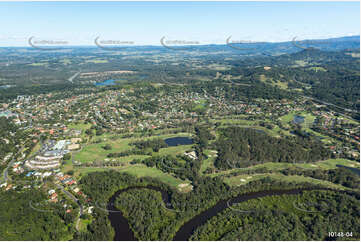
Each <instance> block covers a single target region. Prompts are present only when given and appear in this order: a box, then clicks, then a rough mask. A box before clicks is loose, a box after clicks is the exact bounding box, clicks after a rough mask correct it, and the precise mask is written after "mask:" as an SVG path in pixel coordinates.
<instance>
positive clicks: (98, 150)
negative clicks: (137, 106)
mask: <svg viewBox="0 0 361 242" xmlns="http://www.w3.org/2000/svg"><path fill="white" fill-rule="evenodd" d="M177 136H188V137H190V136H191V134H189V133H178V134H167V135H156V136H151V137H144V138H134V137H132V138H121V137H120V135H118V136H117V135H114V134H103V135H101V136H98V137H95V138H94V139H95V140H98V139H99V140H100V141H101V142H100V143H94V144H88V145H86V146H85V147H83V148H82V150H81V151H80V152H78V153H76V154H75V155H74V160H76V161H79V162H81V163H85V162H93V161H95V160H98V161H104V160H105V159H108V158H107V155H108V154H109V153H112V152H122V151H126V150H130V149H132V148H133V146H131V145H129V144H130V143H132V142H134V141H137V140H149V139H155V138H161V139H166V138H171V137H177ZM106 144H110V145H111V146H112V149H111V150H105V149H103V147H104V146H105V145H106ZM190 148H191V145H180V146H174V147H168V148H163V149H161V150H160V151H159V154H160V155H166V154H171V155H176V154H182V153H184V152H185V151H186V150H188V149H190ZM147 157H149V156H144V155H131V156H125V157H120V158H116V160H120V161H124V162H129V161H131V160H133V159H135V158H136V159H144V158H147Z"/></svg>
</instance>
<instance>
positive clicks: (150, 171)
mask: <svg viewBox="0 0 361 242" xmlns="http://www.w3.org/2000/svg"><path fill="white" fill-rule="evenodd" d="M76 169H77V171H78V172H79V175H80V176H84V175H85V174H87V173H90V172H95V171H106V170H109V169H113V170H116V171H119V172H126V173H129V174H131V175H134V176H136V177H152V178H157V179H159V180H161V181H162V182H164V183H166V184H169V185H170V186H172V187H177V186H178V185H179V184H182V183H189V181H184V180H181V179H179V178H176V177H174V176H172V175H171V174H168V173H164V172H162V171H161V170H158V169H157V168H155V167H147V166H145V165H140V164H138V165H132V166H127V167H114V168H94V167H84V168H83V167H81V168H76Z"/></svg>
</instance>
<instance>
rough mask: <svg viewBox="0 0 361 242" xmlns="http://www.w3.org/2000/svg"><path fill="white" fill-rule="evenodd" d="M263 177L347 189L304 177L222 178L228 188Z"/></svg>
mask: <svg viewBox="0 0 361 242" xmlns="http://www.w3.org/2000/svg"><path fill="white" fill-rule="evenodd" d="M265 177H270V178H272V179H275V180H280V181H285V182H295V183H303V182H309V183H312V184H319V185H323V186H326V187H329V188H333V189H340V190H348V188H346V187H344V186H341V185H337V184H334V183H332V182H329V181H324V180H319V179H314V178H312V177H304V176H285V175H283V174H280V173H273V174H252V175H239V176H234V177H230V178H224V182H225V183H227V184H228V185H230V186H240V185H244V184H246V183H248V182H250V181H254V180H259V179H262V178H265Z"/></svg>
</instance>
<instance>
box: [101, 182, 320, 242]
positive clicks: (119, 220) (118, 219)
mask: <svg viewBox="0 0 361 242" xmlns="http://www.w3.org/2000/svg"><path fill="white" fill-rule="evenodd" d="M141 188H148V189H152V190H155V191H159V192H161V194H162V200H163V202H164V203H165V206H166V207H167V208H170V207H169V206H170V205H169V204H170V196H169V194H168V193H167V192H166V191H164V190H162V189H160V188H159V187H155V186H151V185H149V186H135V187H129V188H125V189H121V190H119V191H117V192H115V193H114V194H113V196H112V197H111V198H110V199H109V200H108V204H107V209H108V210H109V211H110V212H109V215H108V218H109V220H110V223H111V225H112V227H113V228H114V231H115V236H114V240H115V241H125V240H128V241H135V240H137V238H135V236H134V233H133V231H132V230H131V229H130V227H129V224H128V220H127V219H126V218H125V217H124V216H123V215H122V213H121V212H120V211H119V210H118V209H117V208H116V207H115V200H116V198H117V197H118V196H119V195H120V194H121V193H123V192H126V191H129V190H133V189H141ZM309 190H321V189H315V188H303V189H290V190H268V191H260V192H252V193H248V194H242V195H239V196H237V197H233V198H230V199H225V200H220V201H218V202H217V203H216V204H215V205H214V206H212V207H210V208H208V209H207V210H205V211H203V212H201V213H200V214H198V215H196V216H194V217H193V218H192V219H190V220H188V221H187V222H186V223H185V224H183V225H182V227H181V228H180V229H179V230H178V231H177V233H176V235H175V236H174V238H173V240H174V241H186V240H188V239H189V238H190V236H191V235H192V234H193V232H194V230H195V229H196V228H197V227H198V226H201V225H203V224H204V223H205V222H206V221H207V220H208V219H210V218H212V217H213V216H215V215H217V214H218V213H219V212H222V211H223V210H224V209H226V208H228V204H236V203H240V202H244V201H247V200H250V199H255V198H259V197H266V196H275V195H284V194H287V195H296V194H300V193H301V192H303V191H309ZM322 190H326V189H322Z"/></svg>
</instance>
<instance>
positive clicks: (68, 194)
mask: <svg viewBox="0 0 361 242" xmlns="http://www.w3.org/2000/svg"><path fill="white" fill-rule="evenodd" d="M55 185H56V186H57V188H59V189H61V190H62V191H63V192H64V194H65V195H66V196H67V197H68V198H70V199H71V200H73V201H74V202H75V203H76V204H78V205H79V217H78V220H77V221H76V225H75V228H76V229H77V230H79V222H80V216H81V215H83V213H84V211H83V205H82V204H81V203H80V202H79V200H78V199H77V198H76V197H75V196H74V195H73V194H71V193H70V192H68V191H66V190H65V189H64V187H63V186H61V185H59V184H55Z"/></svg>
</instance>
